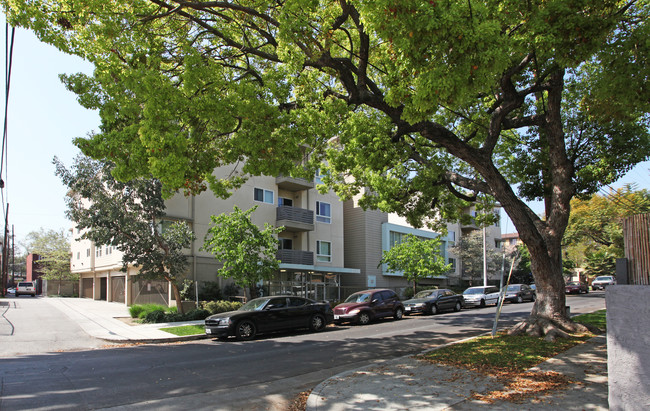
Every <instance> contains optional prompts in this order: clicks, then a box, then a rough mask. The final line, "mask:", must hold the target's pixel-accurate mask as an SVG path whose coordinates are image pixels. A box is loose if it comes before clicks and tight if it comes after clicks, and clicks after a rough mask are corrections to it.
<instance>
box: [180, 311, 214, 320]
mask: <svg viewBox="0 0 650 411" xmlns="http://www.w3.org/2000/svg"><path fill="white" fill-rule="evenodd" d="M208 315H210V312H209V311H208V310H202V309H199V308H197V309H194V310H192V311H190V312H188V313H186V314H185V320H186V321H196V320H204V319H205V318H206V317H207V316H208Z"/></svg>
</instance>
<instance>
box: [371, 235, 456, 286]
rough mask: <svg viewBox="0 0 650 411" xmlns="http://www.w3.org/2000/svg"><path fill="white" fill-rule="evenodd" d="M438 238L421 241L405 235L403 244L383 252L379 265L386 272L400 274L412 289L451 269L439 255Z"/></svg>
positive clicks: (439, 242)
mask: <svg viewBox="0 0 650 411" xmlns="http://www.w3.org/2000/svg"><path fill="white" fill-rule="evenodd" d="M441 245H442V241H441V240H440V238H432V239H427V240H424V239H421V238H418V237H416V236H414V235H411V234H409V235H407V236H406V238H405V239H404V241H403V242H401V243H400V244H394V245H393V246H392V247H391V248H390V249H389V250H385V251H384V252H383V255H382V258H381V262H380V264H386V268H387V269H388V271H393V272H400V271H401V272H402V273H403V274H404V278H406V280H407V281H410V282H413V288H415V287H416V284H417V282H418V281H419V280H420V279H422V278H432V277H439V276H441V275H443V274H445V273H447V272H448V271H449V270H450V269H451V264H445V262H444V258H443V257H442V256H441V255H440V254H441V250H440V247H441Z"/></svg>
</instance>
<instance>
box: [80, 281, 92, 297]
mask: <svg viewBox="0 0 650 411" xmlns="http://www.w3.org/2000/svg"><path fill="white" fill-rule="evenodd" d="M81 288H82V290H81V296H82V297H83V298H93V279H92V278H84V279H82V280H81Z"/></svg>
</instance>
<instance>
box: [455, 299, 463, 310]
mask: <svg viewBox="0 0 650 411" xmlns="http://www.w3.org/2000/svg"><path fill="white" fill-rule="evenodd" d="M461 308H463V307H462V306H461V305H460V302H458V301H456V305H455V306H454V311H456V312H458V311H460V309H461Z"/></svg>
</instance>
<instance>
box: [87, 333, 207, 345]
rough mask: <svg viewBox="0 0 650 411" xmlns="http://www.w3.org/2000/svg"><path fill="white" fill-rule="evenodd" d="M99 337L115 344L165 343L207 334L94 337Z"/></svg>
mask: <svg viewBox="0 0 650 411" xmlns="http://www.w3.org/2000/svg"><path fill="white" fill-rule="evenodd" d="M96 338H99V339H100V340H103V341H106V342H110V343H116V344H165V343H175V342H184V341H195V340H204V339H207V338H209V336H208V335H205V334H196V335H183V336H177V337H169V338H140V339H136V340H134V339H130V338H128V339H115V338H104V337H96Z"/></svg>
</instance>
